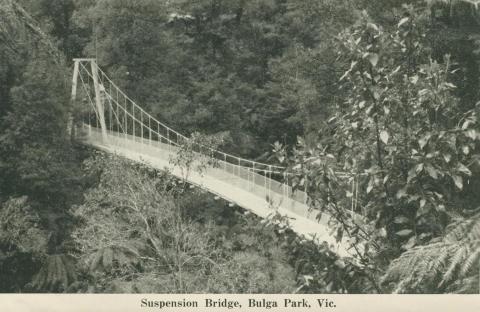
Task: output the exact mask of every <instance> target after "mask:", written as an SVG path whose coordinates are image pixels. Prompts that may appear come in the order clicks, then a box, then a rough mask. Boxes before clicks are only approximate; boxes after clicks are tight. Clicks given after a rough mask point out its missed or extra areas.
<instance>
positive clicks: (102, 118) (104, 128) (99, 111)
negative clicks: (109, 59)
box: [90, 60, 108, 143]
mask: <svg viewBox="0 0 480 312" xmlns="http://www.w3.org/2000/svg"><path fill="white" fill-rule="evenodd" d="M90 64H91V68H92V77H93V85H94V88H95V105H96V107H97V118H98V120H99V122H100V128H101V131H102V139H103V142H104V143H106V142H107V140H108V136H107V126H106V124H105V111H104V107H103V102H102V99H101V94H100V84H99V83H98V67H97V62H96V60H91V61H90Z"/></svg>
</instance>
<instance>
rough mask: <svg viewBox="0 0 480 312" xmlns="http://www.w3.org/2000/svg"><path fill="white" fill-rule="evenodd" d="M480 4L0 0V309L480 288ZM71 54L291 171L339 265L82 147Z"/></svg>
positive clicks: (263, 225) (202, 195) (174, 117)
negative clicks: (119, 296) (47, 295)
mask: <svg viewBox="0 0 480 312" xmlns="http://www.w3.org/2000/svg"><path fill="white" fill-rule="evenodd" d="M479 6H480V2H479V1H476V0H455V1H444V0H423V1H410V0H368V1H366V0H361V1H358V0H357V1H353V0H304V1H296V0H256V1H251V0H244V1H230V0H229V1H225V0H223V1H221V0H198V1H186V0H173V1H155V0H135V1H134V0H0V17H1V18H0V292H80V293H87V292H88V293H102V292H107V293H108V292H119V293H132V292H139V293H149V292H157V293H193V292H195V293H208V292H210V293H294V292H298V293H478V292H480V289H479V283H478V281H479V280H480V275H479V272H480V270H479V267H480V247H479V246H480V244H479V243H480V193H479V192H478V190H479V189H480V153H479V151H480V149H479V142H480V127H479V121H478V116H479V114H480V91H479V90H480V88H479V87H480V11H479ZM75 57H94V58H96V59H97V62H98V64H99V66H100V67H101V68H103V69H104V70H105V71H106V72H107V73H108V75H109V76H110V77H112V79H113V80H114V81H115V82H116V83H117V84H118V85H119V87H120V88H121V89H122V90H124V91H125V92H126V94H128V95H129V96H130V97H131V98H132V99H134V100H135V101H136V102H137V103H139V104H141V106H142V107H143V108H144V109H145V110H146V111H148V112H150V113H151V114H152V115H153V116H154V117H155V118H156V119H158V120H159V121H161V122H164V123H166V124H168V125H169V126H170V127H172V128H173V129H177V130H178V131H179V132H181V133H183V134H185V135H186V136H188V137H192V138H195V137H200V136H199V133H201V134H202V136H201V137H202V138H203V137H205V138H216V137H221V138H222V145H221V148H222V150H223V151H224V152H228V153H232V154H235V155H238V156H241V157H245V158H248V159H252V160H256V161H261V162H268V163H271V164H275V165H281V166H285V168H286V169H285V170H286V171H288V172H293V174H294V178H293V179H292V180H291V183H292V187H293V189H294V190H295V189H301V188H304V189H306V190H307V193H308V196H309V197H310V201H309V205H310V208H311V209H313V211H316V212H318V213H319V214H328V215H329V216H331V220H330V224H331V227H332V232H333V233H334V235H335V236H336V237H337V238H338V240H339V241H341V240H342V238H343V237H347V236H348V237H350V238H352V239H351V246H349V247H350V250H351V257H340V256H339V255H337V254H336V253H335V252H334V251H333V250H331V249H330V248H329V247H328V246H325V245H324V244H321V243H320V242H315V241H309V240H305V239H304V238H303V237H300V236H298V235H296V234H295V233H294V232H292V231H290V230H288V229H285V228H284V227H281V226H279V225H278V224H279V223H280V224H282V222H280V221H284V220H280V221H278V220H276V221H275V220H273V221H272V220H261V219H260V218H258V217H256V216H254V215H252V214H250V213H249V212H247V211H245V210H243V209H242V208H240V207H231V206H232V205H229V203H228V202H227V201H224V200H221V199H219V198H217V197H216V196H214V195H212V194H208V193H206V192H205V191H202V190H201V189H199V188H196V187H192V186H190V185H188V183H186V181H184V180H183V181H182V180H178V179H175V178H173V177H172V176H170V175H169V174H168V173H166V172H161V171H156V170H153V169H152V168H149V167H147V166H143V165H139V164H136V163H133V162H130V161H127V160H125V159H122V158H120V157H115V156H112V155H108V154H106V153H103V152H100V151H95V150H94V149H92V148H90V147H86V146H85V145H82V144H81V142H79V141H78V140H75V139H74V138H73V137H72V136H71V133H70V132H69V125H70V121H71V119H69V118H71V116H72V115H75V114H78V110H79V108H78V107H76V106H75V105H76V104H78V103H76V104H75V103H71V101H70V94H69V92H70V89H71V73H72V65H73V62H72V60H73V58H75ZM338 172H343V173H345V172H346V173H348V174H349V175H350V176H353V177H355V179H356V180H355V181H356V183H358V185H357V187H356V191H355V192H352V190H351V189H350V188H349V186H348V184H346V183H344V181H343V180H342V177H341V176H339V175H338V174H337V173H338ZM307 179H308V181H309V183H308V186H307V184H306V182H305V181H306V180H307ZM352 198H353V199H354V200H355V205H352V204H351V203H352ZM359 216H361V217H359Z"/></svg>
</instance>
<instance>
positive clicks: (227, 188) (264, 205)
mask: <svg viewBox="0 0 480 312" xmlns="http://www.w3.org/2000/svg"><path fill="white" fill-rule="evenodd" d="M80 93H81V94H82V98H83V99H84V101H86V102H87V105H86V107H84V111H83V112H82V113H81V120H80V121H77V122H75V124H76V126H75V133H76V136H77V137H78V138H79V140H80V141H81V142H84V143H85V144H88V145H90V146H92V147H94V148H96V149H99V150H102V151H105V152H108V153H113V154H116V155H119V156H122V157H125V158H127V159H130V160H133V161H135V162H140V163H143V164H146V165H148V166H151V167H153V168H155V169H159V170H168V172H169V173H170V174H172V175H174V176H176V177H178V178H180V179H186V180H187V182H188V183H190V184H191V185H195V186H198V187H200V188H202V189H203V190H206V191H208V192H210V193H212V194H214V195H216V196H218V197H220V198H223V199H225V200H227V201H228V202H230V203H232V204H236V205H238V206H240V207H242V208H244V209H247V210H248V211H250V212H252V213H254V214H256V215H258V216H259V217H261V218H269V217H271V216H272V215H274V214H278V215H280V216H284V217H286V218H287V219H288V220H289V221H288V223H289V227H290V228H291V229H292V230H293V231H295V232H296V233H298V234H300V235H303V236H305V237H306V238H308V239H313V238H315V239H318V241H319V242H326V243H327V244H328V245H329V246H330V247H331V248H332V249H333V250H334V251H336V252H337V253H338V254H339V255H342V256H347V255H349V252H348V251H347V248H346V246H347V244H346V241H343V242H341V243H337V242H336V239H335V237H334V235H333V234H332V233H331V229H330V228H329V226H328V218H329V217H328V215H326V214H323V215H322V217H321V218H320V219H317V214H318V211H312V210H311V209H309V206H308V205H307V201H308V196H307V193H306V192H305V191H301V190H295V191H293V190H292V187H291V186H290V181H289V176H288V174H287V173H285V170H284V168H283V167H280V166H275V165H271V164H265V163H261V162H256V161H251V160H248V159H244V158H241V157H237V156H234V155H230V154H228V153H224V152H222V151H218V150H215V149H213V148H210V147H208V146H202V145H200V144H197V145H196V146H194V151H193V152H194V153H195V155H196V156H197V157H195V158H196V159H202V158H204V159H205V157H206V158H208V159H210V160H212V159H213V160H214V162H213V165H209V166H203V170H201V171H200V170H189V171H188V172H186V170H185V168H182V166H179V165H175V162H174V161H172V160H173V159H175V157H177V156H178V153H179V151H180V149H181V148H182V146H183V144H185V143H186V142H189V138H187V137H185V136H184V135H182V134H180V133H178V132H177V131H175V130H173V129H172V128H170V127H168V126H167V125H165V124H164V123H162V122H160V121H159V120H157V119H156V118H155V117H153V116H152V115H151V114H149V113H147V112H146V111H145V110H144V109H143V108H142V107H140V106H139V105H137V104H136V103H135V102H134V101H133V100H132V99H131V98H129V97H128V96H127V95H126V94H125V93H124V92H123V91H122V90H121V89H120V88H119V87H118V86H117V85H116V84H115V83H114V82H113V81H112V80H111V79H110V78H109V77H108V76H107V75H106V74H105V72H104V71H102V70H101V69H100V68H99V67H98V65H97V62H96V60H95V59H89V58H83V59H74V70H73V80H72V94H71V98H72V102H75V101H76V99H77V98H80ZM199 161H200V160H197V161H196V162H199ZM197 165H199V164H196V163H193V164H192V167H195V166H197ZM275 177H277V179H278V177H280V179H278V181H277V179H276V178H275ZM305 185H307V184H306V183H305Z"/></svg>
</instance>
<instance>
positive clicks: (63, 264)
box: [30, 254, 77, 292]
mask: <svg viewBox="0 0 480 312" xmlns="http://www.w3.org/2000/svg"><path fill="white" fill-rule="evenodd" d="M76 280H77V275H76V270H75V265H74V263H73V261H72V259H71V258H69V257H68V256H66V255H63V254H61V255H51V256H48V258H47V259H46V261H45V263H44V265H43V266H42V268H41V269H40V271H39V272H38V273H37V274H36V275H35V277H34V278H33V281H32V282H31V285H30V286H31V288H32V289H33V290H35V291H42V292H43V291H50V292H58V291H65V290H67V288H68V286H69V285H71V284H72V283H73V282H75V281H76Z"/></svg>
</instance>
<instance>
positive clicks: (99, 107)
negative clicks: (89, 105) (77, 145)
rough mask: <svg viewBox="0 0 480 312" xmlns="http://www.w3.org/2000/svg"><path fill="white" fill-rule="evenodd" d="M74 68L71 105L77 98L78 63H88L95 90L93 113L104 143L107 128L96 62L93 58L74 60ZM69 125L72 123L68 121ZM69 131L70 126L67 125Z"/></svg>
mask: <svg viewBox="0 0 480 312" xmlns="http://www.w3.org/2000/svg"><path fill="white" fill-rule="evenodd" d="M73 61H74V67H73V78H72V94H71V103H74V102H75V100H76V98H77V85H78V74H79V70H80V63H90V70H91V74H92V77H93V86H94V89H95V108H96V109H95V113H96V116H97V119H98V121H99V123H100V128H101V131H102V139H103V141H104V142H107V140H108V136H107V126H106V123H105V106H104V100H105V98H104V97H102V88H103V86H102V85H101V84H100V82H99V79H98V65H97V60H96V59H94V58H75V59H73ZM69 123H70V124H71V123H72V121H71V120H69ZM69 129H70V125H69Z"/></svg>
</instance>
